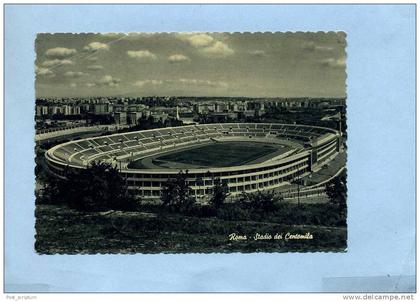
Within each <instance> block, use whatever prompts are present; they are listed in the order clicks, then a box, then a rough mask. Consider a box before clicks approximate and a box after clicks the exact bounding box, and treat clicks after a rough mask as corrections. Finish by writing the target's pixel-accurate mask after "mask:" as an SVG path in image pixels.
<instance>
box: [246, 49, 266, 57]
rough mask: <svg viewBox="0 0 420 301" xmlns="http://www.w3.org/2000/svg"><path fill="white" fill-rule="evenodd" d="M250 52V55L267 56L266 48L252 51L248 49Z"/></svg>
mask: <svg viewBox="0 0 420 301" xmlns="http://www.w3.org/2000/svg"><path fill="white" fill-rule="evenodd" d="M248 54H249V55H250V56H255V57H265V56H267V54H266V53H265V51H264V50H251V51H248Z"/></svg>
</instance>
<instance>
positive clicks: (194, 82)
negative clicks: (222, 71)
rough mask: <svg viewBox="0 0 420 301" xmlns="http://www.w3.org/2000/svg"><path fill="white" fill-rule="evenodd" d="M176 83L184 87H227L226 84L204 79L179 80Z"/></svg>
mask: <svg viewBox="0 0 420 301" xmlns="http://www.w3.org/2000/svg"><path fill="white" fill-rule="evenodd" d="M178 82H179V83H181V84H184V85H194V86H208V87H219V88H227V87H228V84H227V83H226V82H222V81H211V80H205V79H195V78H180V79H179V80H178Z"/></svg>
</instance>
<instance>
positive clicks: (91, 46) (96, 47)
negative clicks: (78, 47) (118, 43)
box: [83, 42, 109, 52]
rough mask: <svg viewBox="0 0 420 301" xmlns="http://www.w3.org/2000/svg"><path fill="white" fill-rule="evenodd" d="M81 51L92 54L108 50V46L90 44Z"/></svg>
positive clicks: (96, 43) (97, 43)
mask: <svg viewBox="0 0 420 301" xmlns="http://www.w3.org/2000/svg"><path fill="white" fill-rule="evenodd" d="M83 50H84V51H89V52H94V51H98V50H109V46H108V45H107V44H104V43H101V42H92V43H89V44H88V45H86V46H85V47H83Z"/></svg>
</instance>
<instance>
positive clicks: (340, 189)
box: [326, 172, 347, 209]
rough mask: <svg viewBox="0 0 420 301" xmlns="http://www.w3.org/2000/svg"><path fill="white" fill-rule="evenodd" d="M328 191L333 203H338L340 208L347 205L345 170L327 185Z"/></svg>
mask: <svg viewBox="0 0 420 301" xmlns="http://www.w3.org/2000/svg"><path fill="white" fill-rule="evenodd" d="M326 193H327V196H328V198H329V199H330V201H331V203H333V204H335V205H337V206H338V207H339V208H340V209H343V208H345V207H346V199H347V175H346V172H343V173H342V174H341V175H339V176H337V177H335V178H333V179H332V180H331V181H330V182H328V184H327V186H326Z"/></svg>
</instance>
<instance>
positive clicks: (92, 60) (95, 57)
mask: <svg viewBox="0 0 420 301" xmlns="http://www.w3.org/2000/svg"><path fill="white" fill-rule="evenodd" d="M86 59H87V60H88V61H90V62H96V61H97V60H98V57H97V56H90V57H88V58H86Z"/></svg>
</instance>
